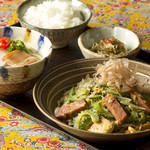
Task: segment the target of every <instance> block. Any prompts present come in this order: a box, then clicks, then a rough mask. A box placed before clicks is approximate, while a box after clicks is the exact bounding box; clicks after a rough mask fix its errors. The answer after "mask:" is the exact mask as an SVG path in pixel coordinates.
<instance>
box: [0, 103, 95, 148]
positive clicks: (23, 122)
mask: <svg viewBox="0 0 150 150" xmlns="http://www.w3.org/2000/svg"><path fill="white" fill-rule="evenodd" d="M0 149H1V150H17V149H18V150H35V149H39V150H40V149H42V150H96V148H93V147H92V146H90V145H88V144H86V143H84V142H82V141H79V140H77V139H75V138H73V137H70V136H69V135H67V134H65V133H63V132H61V131H59V130H57V129H55V128H54V127H52V126H49V125H47V124H45V123H43V122H41V121H39V120H37V119H35V118H33V117H31V116H29V115H27V114H25V113H23V112H21V111H19V110H17V109H16V108H13V107H11V106H9V105H7V104H5V103H3V102H2V101H0Z"/></svg>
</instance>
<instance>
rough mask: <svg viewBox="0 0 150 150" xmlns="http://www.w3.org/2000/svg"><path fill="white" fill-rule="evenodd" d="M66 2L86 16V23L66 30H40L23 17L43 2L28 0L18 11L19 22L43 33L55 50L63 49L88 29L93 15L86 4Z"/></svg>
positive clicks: (72, 0) (78, 0)
mask: <svg viewBox="0 0 150 150" xmlns="http://www.w3.org/2000/svg"><path fill="white" fill-rule="evenodd" d="M64 1H67V2H69V1H71V2H72V5H73V6H76V7H77V8H78V9H79V11H80V12H81V14H82V15H83V16H84V22H83V23H82V24H80V25H78V26H75V27H70V28H65V29H46V28H40V27H36V26H33V25H31V24H29V23H28V22H25V21H24V19H23V16H24V14H25V12H26V11H27V9H28V8H29V7H31V6H36V5H38V4H41V3H42V2H43V0H38V1H37V0H27V1H25V2H23V3H22V4H21V5H20V6H19V7H18V9H17V16H18V18H19V21H20V23H21V26H23V27H27V28H30V29H34V30H36V31H39V32H41V33H42V34H43V35H45V36H47V37H48V38H49V39H50V40H51V42H52V45H53V48H54V49H56V48H62V47H65V46H66V45H68V43H69V41H70V40H72V39H73V38H75V37H77V36H79V35H80V34H81V33H82V32H83V31H84V29H85V28H86V26H87V24H88V22H89V20H90V18H91V16H92V13H91V10H90V9H89V8H88V6H87V5H86V4H84V3H83V2H81V1H80V0H75V1H74V0H64Z"/></svg>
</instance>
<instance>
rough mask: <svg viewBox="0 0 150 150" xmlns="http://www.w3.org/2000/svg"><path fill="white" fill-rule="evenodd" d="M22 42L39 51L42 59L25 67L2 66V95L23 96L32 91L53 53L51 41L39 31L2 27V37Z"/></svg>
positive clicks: (0, 77) (0, 28)
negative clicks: (22, 94)
mask: <svg viewBox="0 0 150 150" xmlns="http://www.w3.org/2000/svg"><path fill="white" fill-rule="evenodd" d="M4 36H5V37H9V39H11V40H22V41H23V42H24V44H25V45H26V46H27V47H30V48H33V49H35V50H36V51H38V52H39V53H40V55H41V57H42V59H41V60H40V61H38V62H36V63H32V64H29V65H26V66H23V67H10V66H5V67H4V66H0V95H14V94H21V93H24V92H25V91H27V90H29V89H31V88H32V87H33V85H34V84H35V82H36V81H37V79H38V77H39V76H40V75H41V73H42V72H43V70H44V68H45V66H46V64H47V62H48V60H49V59H50V56H51V53H52V44H51V42H50V40H49V39H48V38H47V37H45V36H43V35H42V34H40V33H39V32H37V31H33V30H29V29H26V28H21V27H9V26H6V27H0V37H4Z"/></svg>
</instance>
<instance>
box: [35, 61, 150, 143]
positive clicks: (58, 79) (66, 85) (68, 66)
mask: <svg viewBox="0 0 150 150" xmlns="http://www.w3.org/2000/svg"><path fill="white" fill-rule="evenodd" d="M104 61H105V60H104V59H101V60H100V59H99V58H89V59H78V60H75V61H71V62H68V63H65V64H62V65H59V66H57V67H56V68H53V70H51V71H50V72H49V73H47V75H45V76H44V77H41V78H40V79H39V80H38V82H37V83H36V84H35V86H34V88H33V98H34V102H35V104H36V106H37V107H38V109H39V110H40V111H41V112H42V113H43V114H44V115H45V116H46V117H48V118H49V119H50V120H52V121H54V122H55V123H57V124H58V125H59V126H60V127H62V128H63V129H64V130H66V131H67V132H70V133H71V134H73V135H76V136H78V137H80V138H82V139H85V140H89V141H94V142H102V141H116V142H119V141H129V140H133V139H139V138H142V137H145V136H147V135H150V130H149V131H143V132H139V133H132V134H131V133H130V134H124V133H109V134H102V133H94V132H89V131H85V130H80V129H76V128H73V127H70V126H68V125H67V124H64V123H63V122H61V121H60V120H58V119H56V118H55V116H54V110H55V108H56V107H57V102H58V100H60V98H61V97H62V96H63V94H64V92H66V91H68V90H69V89H71V87H72V86H74V85H76V84H77V83H78V82H80V81H81V79H82V78H85V76H86V75H87V74H90V75H91V74H93V73H95V70H94V67H93V66H96V65H97V64H102V63H103V62H104ZM129 66H130V67H131V68H137V71H138V74H137V77H138V79H139V82H140V83H143V81H146V80H147V79H150V71H149V70H150V66H149V65H146V64H143V63H140V62H137V61H132V60H130V61H129ZM139 85H143V84H139ZM149 87H150V83H148V84H147V85H145V86H144V87H142V89H144V90H147V89H148V90H149V89H150V88H149ZM139 88H140V86H139Z"/></svg>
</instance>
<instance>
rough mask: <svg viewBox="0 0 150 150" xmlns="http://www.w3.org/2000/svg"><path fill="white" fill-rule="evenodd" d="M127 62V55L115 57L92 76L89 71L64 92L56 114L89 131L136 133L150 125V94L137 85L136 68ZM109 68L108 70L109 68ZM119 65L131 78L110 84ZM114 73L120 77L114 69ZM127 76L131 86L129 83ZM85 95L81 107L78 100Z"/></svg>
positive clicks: (148, 127) (98, 68) (76, 126)
mask: <svg viewBox="0 0 150 150" xmlns="http://www.w3.org/2000/svg"><path fill="white" fill-rule="evenodd" d="M126 62H127V59H116V60H109V61H108V62H107V63H106V64H104V65H103V66H101V65H100V66H98V67H97V68H96V70H97V72H96V73H95V74H94V75H93V76H92V77H90V76H89V75H87V77H85V78H84V79H82V81H81V82H79V83H78V84H77V85H76V86H74V87H72V88H71V89H70V90H69V91H68V92H66V93H65V94H64V96H63V97H62V99H61V100H60V102H61V105H59V106H58V107H57V108H56V110H57V111H56V110H55V112H54V114H55V116H56V117H57V118H58V119H59V120H61V121H62V122H64V123H66V124H68V125H69V126H72V127H74V128H77V129H81V130H86V131H89V132H97V133H134V132H140V131H142V130H146V129H150V94H149V93H143V92H142V91H138V89H136V85H135V82H136V78H133V77H131V75H133V72H132V71H131V70H129V69H128V66H127V64H126ZM120 64H121V65H120ZM111 67H112V68H111ZM108 68H109V72H107V71H106V70H108ZM117 69H118V70H117ZM120 69H121V71H122V72H123V74H124V73H125V72H124V71H126V76H128V77H131V78H130V79H129V78H128V79H126V78H124V79H123V81H124V82H123V81H122V82H121V83H120V85H119V86H118V83H117V82H116V81H115V82H112V83H111V84H110V83H109V74H111V73H112V72H113V71H114V70H115V72H117V73H118V71H120ZM104 70H105V72H104ZM100 71H101V72H100ZM110 72H111V73H110ZM104 74H105V75H104ZM107 75H108V76H107ZM104 76H105V77H104ZM111 76H113V77H114V80H115V78H117V79H116V80H119V79H118V77H116V75H115V73H114V74H111ZM103 77H104V79H105V80H104V79H102V78H103ZM122 78H123V76H122ZM120 79H121V75H120ZM127 80H130V82H131V84H129V85H131V86H132V87H131V86H130V87H128V86H129V85H128V84H126V83H127ZM82 99H84V100H85V101H86V105H85V106H84V107H83V105H82V107H81V108H80V106H79V104H78V101H79V100H80V103H81V100H82ZM83 103H84V101H83ZM70 104H72V105H71V106H72V108H70V107H69V105H70ZM66 108H68V109H70V112H71V113H70V112H69V110H67V111H66ZM62 114H63V115H62ZM62 116H63V117H62Z"/></svg>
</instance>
